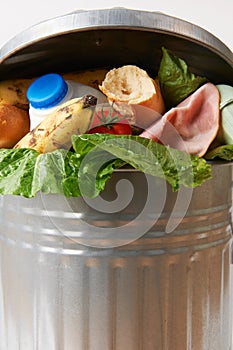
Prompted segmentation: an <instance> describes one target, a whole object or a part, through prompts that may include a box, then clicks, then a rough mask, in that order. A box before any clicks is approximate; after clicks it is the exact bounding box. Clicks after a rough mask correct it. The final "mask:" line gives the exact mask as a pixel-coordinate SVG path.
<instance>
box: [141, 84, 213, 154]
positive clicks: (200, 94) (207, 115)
mask: <svg viewBox="0 0 233 350" xmlns="http://www.w3.org/2000/svg"><path fill="white" fill-rule="evenodd" d="M219 103H220V96H219V91H218V89H217V87H216V86H215V85H214V84H212V83H206V84H204V85H202V86H201V87H200V88H199V89H197V90H196V91H195V92H194V93H192V94H191V95H190V96H189V97H187V98H186V99H185V100H183V101H182V102H181V103H180V104H179V105H177V107H174V108H172V109H170V110H169V111H168V112H167V113H165V114H164V115H163V116H162V117H161V118H160V119H159V120H158V121H156V122H155V123H153V124H152V125H151V126H150V127H149V128H148V129H147V130H145V131H143V132H142V133H141V134H140V136H142V137H146V138H149V139H153V140H154V141H156V142H159V143H162V144H164V145H169V146H170V147H173V148H176V149H178V150H181V151H185V152H187V153H190V154H195V155H198V156H199V157H202V156H203V155H204V154H205V153H206V151H207V149H208V148H209V146H210V144H211V143H212V141H213V140H214V138H215V137H216V135H217V132H218V129H219V120H220V111H219Z"/></svg>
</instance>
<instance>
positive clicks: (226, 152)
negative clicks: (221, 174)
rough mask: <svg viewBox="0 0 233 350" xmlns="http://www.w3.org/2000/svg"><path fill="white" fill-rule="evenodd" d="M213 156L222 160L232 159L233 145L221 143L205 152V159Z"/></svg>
mask: <svg viewBox="0 0 233 350" xmlns="http://www.w3.org/2000/svg"><path fill="white" fill-rule="evenodd" d="M215 158H220V159H223V160H228V161H232V160H233V145H222V146H218V147H216V148H214V149H212V150H211V151H209V152H207V153H206V155H205V159H207V160H212V159H215Z"/></svg>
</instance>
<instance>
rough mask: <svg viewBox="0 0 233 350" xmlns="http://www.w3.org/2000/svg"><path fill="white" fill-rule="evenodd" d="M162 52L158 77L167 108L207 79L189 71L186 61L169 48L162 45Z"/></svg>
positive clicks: (174, 104)
mask: <svg viewBox="0 0 233 350" xmlns="http://www.w3.org/2000/svg"><path fill="white" fill-rule="evenodd" d="M162 52H163V56H162V59H161V62H160V66H159V71H158V77H159V82H160V86H161V92H162V95H163V98H164V101H165V104H166V107H167V109H169V108H171V107H174V106H176V105H177V104H178V103H180V102H181V101H182V100H184V99H185V98H186V97H188V96H189V95H190V94H191V93H192V92H194V91H195V90H197V88H199V87H200V86H201V85H202V84H204V83H206V82H207V79H206V78H205V77H201V76H198V75H195V74H193V73H191V72H190V71H189V68H188V66H187V64H186V62H185V61H184V60H182V59H181V58H179V57H177V56H175V55H174V54H173V53H172V52H171V51H170V50H167V49H166V48H164V47H162Z"/></svg>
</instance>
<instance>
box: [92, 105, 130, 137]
mask: <svg viewBox="0 0 233 350" xmlns="http://www.w3.org/2000/svg"><path fill="white" fill-rule="evenodd" d="M87 133H88V134H95V133H100V134H114V135H131V134H132V128H131V126H130V124H129V122H128V120H127V119H126V118H124V117H122V115H120V114H119V113H118V112H116V111H114V110H113V109H112V107H111V106H108V107H104V109H101V110H99V111H97V112H95V113H94V116H93V121H92V125H91V128H90V130H89V131H88V132H87Z"/></svg>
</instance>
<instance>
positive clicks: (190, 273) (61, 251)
mask: <svg viewBox="0 0 233 350" xmlns="http://www.w3.org/2000/svg"><path fill="white" fill-rule="evenodd" d="M163 45H165V46H168V47H169V48H171V49H174V50H175V51H176V52H177V54H179V53H182V56H183V57H186V59H187V60H189V62H190V65H191V66H192V69H193V71H195V72H196V73H197V74H200V73H202V74H205V75H206V76H207V77H208V78H209V79H210V80H211V81H213V82H214V83H220V82H221V83H226V84H227V83H228V84H233V57H232V53H231V52H230V50H228V48H227V47H225V45H224V44H223V43H221V42H220V41H219V40H218V39H217V38H215V37H214V36H212V35H211V34H210V33H208V32H206V31H204V30H203V29H201V28H199V27H197V26H194V25H192V24H190V23H188V22H185V21H181V20H179V19H177V18H173V17H170V16H167V15H164V14H161V13H156V12H146V11H137V10H128V9H124V8H114V9H108V10H92V11H77V12H74V13H71V14H68V15H65V16H61V17H58V18H55V19H51V20H49V21H45V22H42V23H40V24H38V25H36V26H34V27H32V28H29V30H28V31H25V32H23V33H21V34H19V35H18V36H17V37H15V38H14V39H12V40H11V41H10V42H9V43H7V44H6V45H5V46H4V47H3V48H2V50H1V65H0V77H1V79H8V78H14V77H30V76H34V75H39V74H42V73H45V72H47V71H50V70H51V69H53V70H57V71H62V72H64V71H67V72H69V71H72V70H76V69H77V67H78V68H79V69H91V68H97V67H112V66H114V65H116V64H117V65H119V64H125V63H133V64H137V65H139V66H141V67H143V68H145V69H147V71H148V72H150V73H153V72H151V67H156V64H158V62H159V59H160V53H159V52H160V48H161V46H163ZM200 57H201V58H202V59H200ZM93 58H94V59H93ZM212 169H213V177H212V179H210V180H208V181H206V182H205V183H204V184H203V185H201V186H199V187H197V188H195V189H193V190H190V189H186V188H183V189H182V190H181V192H178V193H175V192H172V190H171V188H170V187H169V185H168V184H167V183H166V182H165V181H163V180H161V179H155V178H153V179H152V177H150V176H146V175H145V174H143V173H141V172H139V171H136V170H129V169H121V170H118V171H115V173H114V174H113V177H112V178H111V179H110V180H109V182H108V183H107V185H106V188H105V190H104V191H103V195H102V197H101V198H98V199H97V201H96V200H95V199H87V198H82V197H80V198H65V197H64V196H60V195H52V194H50V195H46V194H42V193H39V194H38V195H37V196H36V197H35V198H30V199H28V198H23V197H19V196H10V195H9V196H1V197H0V206H1V210H0V220H1V221H0V222H1V229H0V349H1V350H15V349H23V350H42V349H43V350H110V349H111V350H124V349H127V350H139V349H140V350H165V349H166V350H191V349H192V350H219V349H223V350H225V349H226V350H228V349H231V328H232V320H231V308H230V306H231V291H230V261H231V247H230V245H231V236H232V228H231V222H232V218H231V207H232V192H231V187H232V165H231V164H230V163H228V164H226V163H221V162H216V163H214V164H213V165H212ZM122 180H123V181H127V183H131V184H132V187H133V196H132V200H131V201H130V202H129V203H128V198H127V196H128V195H129V196H130V195H131V192H130V191H129V192H130V193H127V191H125V189H126V187H124V186H123V187H122V190H121V191H120V194H121V195H122V196H123V197H124V200H123V202H126V205H125V207H124V208H120V209H119V210H118V211H117V210H115V211H114V210H113V211H112V212H111V211H110V210H108V206H111V203H112V202H114V201H115V199H116V191H115V189H116V188H117V185H118V183H119V182H120V181H122ZM123 184H124V183H123ZM127 188H128V189H129V188H131V187H130V186H127ZM105 202H107V206H106V205H105V206H104V205H103V203H105ZM148 202H149V203H150V205H147V204H148ZM99 204H100V205H101V207H99ZM132 227H133V229H132V230H131V228H132ZM123 228H124V229H125V228H126V230H125V231H124V230H123ZM102 229H103V230H102ZM127 230H128V231H130V230H131V231H132V232H133V236H130V235H127V234H126V235H125V232H127ZM116 232H118V233H122V234H120V235H115V233H116ZM135 232H136V236H135Z"/></svg>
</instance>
